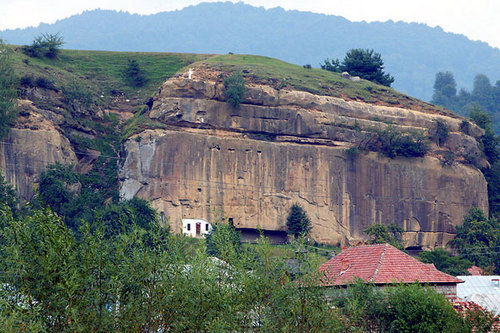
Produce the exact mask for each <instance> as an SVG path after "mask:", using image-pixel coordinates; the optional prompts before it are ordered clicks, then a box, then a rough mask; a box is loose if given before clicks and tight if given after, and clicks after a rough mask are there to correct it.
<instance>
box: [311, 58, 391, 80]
mask: <svg viewBox="0 0 500 333" xmlns="http://www.w3.org/2000/svg"><path fill="white" fill-rule="evenodd" d="M321 68H322V69H325V70H328V71H331V72H348V73H349V74H350V75H352V76H359V77H360V78H362V79H365V80H368V81H372V82H375V83H378V84H381V85H384V86H387V87H390V86H391V84H392V83H393V82H394V77H393V76H392V75H390V74H389V73H385V72H384V61H383V60H382V56H381V55H380V53H378V52H375V51H373V49H351V50H349V52H347V54H346V55H345V57H344V60H342V63H340V61H339V60H338V59H335V60H328V59H326V60H325V62H324V64H322V65H321Z"/></svg>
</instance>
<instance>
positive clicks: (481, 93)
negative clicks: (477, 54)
mask: <svg viewBox="0 0 500 333" xmlns="http://www.w3.org/2000/svg"><path fill="white" fill-rule="evenodd" d="M431 103H433V104H436V105H441V106H444V107H445V108H447V109H450V110H452V111H455V112H456V113H458V114H460V115H463V116H469V114H470V112H471V111H473V110H478V109H480V110H483V111H486V112H487V113H488V114H489V115H490V116H491V118H492V121H493V124H492V127H493V130H494V131H495V132H496V133H500V80H499V81H497V82H496V83H495V84H494V85H492V84H491V82H490V79H489V78H488V77H487V76H486V75H484V74H478V75H476V76H475V77H474V83H473V87H472V91H467V90H466V89H464V88H461V89H460V90H457V84H456V81H455V78H454V76H453V73H451V72H439V73H437V74H436V78H435V80H434V93H433V95H432V100H431Z"/></svg>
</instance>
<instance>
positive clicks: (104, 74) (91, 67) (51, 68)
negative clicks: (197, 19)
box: [12, 47, 210, 99]
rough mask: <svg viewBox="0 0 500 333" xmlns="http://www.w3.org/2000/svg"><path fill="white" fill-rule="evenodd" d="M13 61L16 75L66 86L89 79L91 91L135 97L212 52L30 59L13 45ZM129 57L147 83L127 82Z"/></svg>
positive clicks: (89, 53) (91, 54)
mask: <svg viewBox="0 0 500 333" xmlns="http://www.w3.org/2000/svg"><path fill="white" fill-rule="evenodd" d="M13 50H14V52H13V57H12V58H13V62H14V69H15V72H16V74H17V75H18V76H19V77H23V76H25V75H32V76H35V77H37V76H45V77H47V78H49V79H50V80H52V81H53V82H54V84H55V87H56V88H58V89H61V88H63V87H64V86H65V85H67V84H69V83H70V82H71V80H75V79H77V80H81V81H84V82H86V84H87V85H88V87H89V88H90V89H91V91H94V92H96V93H99V96H101V95H104V96H109V95H110V93H112V92H123V93H125V94H126V95H131V97H136V98H141V99H142V98H146V97H148V96H150V95H152V94H153V93H154V92H155V91H156V90H157V89H158V87H159V86H160V85H161V83H163V82H164V81H165V80H166V79H167V78H169V77H170V76H172V75H174V74H175V73H176V72H177V71H178V70H179V69H181V68H183V67H184V66H187V65H188V64H191V63H193V62H196V61H200V60H203V59H207V58H208V57H210V55H202V54H188V53H146V52H107V51H79V50H61V52H60V54H59V56H58V57H57V58H56V59H48V58H30V57H28V56H26V55H24V54H23V53H22V52H21V48H20V47H14V48H13ZM128 60H135V61H137V63H138V64H139V66H140V68H141V70H142V71H143V72H144V75H145V76H146V79H147V81H146V84H145V85H144V86H142V87H139V88H138V87H134V86H131V85H129V84H128V83H127V80H126V77H125V75H124V72H125V70H126V68H127V64H128Z"/></svg>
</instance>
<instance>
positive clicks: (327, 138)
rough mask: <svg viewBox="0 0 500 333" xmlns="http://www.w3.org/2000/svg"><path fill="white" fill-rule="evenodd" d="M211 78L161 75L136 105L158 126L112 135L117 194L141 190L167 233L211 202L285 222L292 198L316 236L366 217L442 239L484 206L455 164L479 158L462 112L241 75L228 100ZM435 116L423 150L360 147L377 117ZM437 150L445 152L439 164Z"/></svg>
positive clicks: (351, 239) (467, 170)
mask: <svg viewBox="0 0 500 333" xmlns="http://www.w3.org/2000/svg"><path fill="white" fill-rule="evenodd" d="M222 78H223V75H222V73H218V72H217V71H216V70H213V69H206V68H197V69H196V70H195V75H194V77H193V78H192V79H188V78H187V77H186V75H178V76H176V77H174V78H171V79H169V80H168V81H166V82H165V83H164V84H163V85H162V86H161V88H160V89H159V91H158V93H157V95H156V96H155V98H154V101H153V105H152V108H151V110H150V111H148V113H147V115H146V116H147V117H148V118H149V119H151V120H154V121H157V122H160V123H161V124H162V129H158V128H156V129H154V128H151V129H148V130H144V131H142V132H140V133H138V134H136V135H134V136H133V137H131V138H130V139H129V140H127V141H126V142H125V143H124V144H123V157H124V160H123V163H122V165H121V166H120V183H121V197H122V198H132V197H133V196H134V195H138V196H139V197H142V198H145V199H149V200H151V201H152V203H153V206H154V207H155V208H157V209H158V210H159V211H160V212H162V213H163V214H164V215H165V216H168V217H170V221H171V223H172V226H173V229H174V230H175V231H180V221H181V219H182V218H204V219H207V220H209V221H212V220H213V212H214V211H219V210H224V212H225V215H226V216H227V217H229V218H232V219H233V222H234V224H235V226H236V227H239V228H257V227H260V228H262V229H265V230H286V216H287V214H288V212H289V209H290V207H291V205H292V204H294V203H299V204H300V205H301V206H302V207H303V208H304V209H305V210H306V211H307V213H308V215H309V216H310V218H311V221H312V223H313V229H312V237H313V238H314V239H315V240H317V241H320V242H326V243H337V242H340V243H342V244H347V243H355V242H357V241H363V240H364V239H366V235H365V234H364V232H363V230H364V229H365V228H366V227H367V226H369V225H371V224H374V223H387V224H389V223H391V222H395V223H396V224H398V225H399V226H400V227H402V228H403V229H404V230H405V241H406V245H407V246H422V247H434V246H442V245H444V244H445V243H446V242H447V241H448V240H449V239H450V238H451V237H453V232H454V226H455V225H457V224H459V223H461V221H462V217H463V215H464V214H465V213H466V212H467V210H468V209H469V208H470V207H471V206H477V207H480V208H482V209H483V210H485V211H487V210H488V198H487V188H486V182H485V180H484V177H483V175H482V173H481V172H480V171H479V170H478V169H477V168H476V167H475V166H473V165H470V164H465V163H462V162H464V161H465V160H467V161H470V160H474V161H475V162H476V164H484V163H486V162H485V160H484V156H483V155H482V153H481V150H480V148H479V144H478V142H477V140H476V139H477V138H479V137H480V136H481V135H482V130H481V129H480V128H478V127H477V126H475V125H473V124H471V123H467V126H466V127H467V130H466V131H465V130H464V121H463V119H462V118H459V117H457V116H455V115H450V114H445V113H443V112H439V111H433V110H432V109H422V108H420V109H418V108H415V109H411V108H410V109H408V108H398V107H393V106H390V105H376V104H367V103H363V102H359V101H355V100H349V99H345V98H336V97H330V96H319V95H314V94H311V93H308V92H304V91H297V90H290V89H277V88H276V87H272V86H270V85H265V84H260V83H258V82H252V80H251V79H248V78H247V80H248V81H249V82H248V84H247V89H246V93H245V97H244V101H243V103H242V104H241V105H240V106H239V107H233V106H231V105H229V104H227V103H226V102H224V100H225V98H224V94H223V91H224V89H223V84H222ZM377 104H383V103H377ZM437 120H439V121H440V122H442V123H444V124H446V126H447V127H448V128H449V130H450V135H449V137H448V139H447V140H446V142H445V143H444V144H441V146H438V145H437V144H436V143H433V144H432V145H431V151H430V152H429V153H428V154H426V156H424V157H419V158H403V157H397V158H394V159H389V158H386V157H383V156H381V155H380V154H378V153H376V152H374V151H370V150H374V147H376V146H377V142H378V141H377V137H378V135H379V133H380V131H383V130H384V129H386V128H387V127H388V126H391V128H393V129H395V130H397V131H401V132H408V131H414V130H417V131H422V132H423V133H425V134H426V135H428V136H431V137H432V136H433V132H435V130H436V123H437V122H436V121H437ZM464 132H465V133H464ZM349 148H351V149H349ZM352 148H356V149H352ZM375 150H376V149H375ZM446 152H453V153H454V156H456V157H457V158H456V160H455V161H454V162H452V163H447V164H448V165H445V163H443V156H445V153H446ZM448 162H449V161H448ZM450 164H451V165H450Z"/></svg>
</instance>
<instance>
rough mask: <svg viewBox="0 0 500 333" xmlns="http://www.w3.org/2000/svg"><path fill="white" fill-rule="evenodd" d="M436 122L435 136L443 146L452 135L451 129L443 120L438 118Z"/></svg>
mask: <svg viewBox="0 0 500 333" xmlns="http://www.w3.org/2000/svg"><path fill="white" fill-rule="evenodd" d="M435 123H436V129H435V134H434V137H435V139H436V141H437V144H438V145H439V146H441V145H442V144H443V143H445V142H446V140H448V136H449V135H450V134H449V133H450V129H449V128H448V126H447V125H446V124H445V123H444V122H442V121H441V120H439V119H437V120H435Z"/></svg>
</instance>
